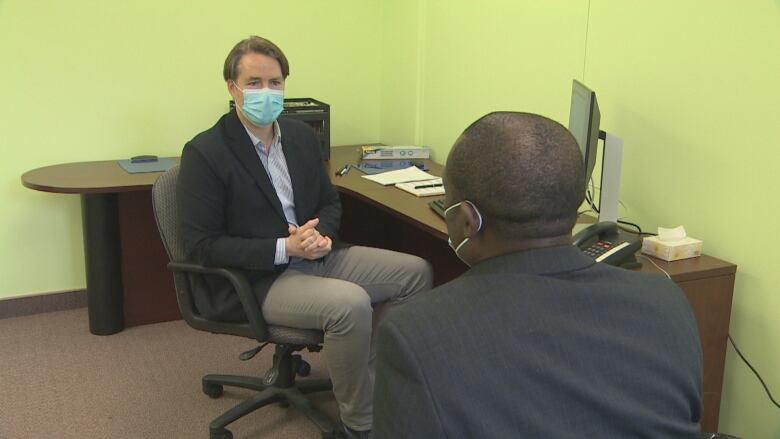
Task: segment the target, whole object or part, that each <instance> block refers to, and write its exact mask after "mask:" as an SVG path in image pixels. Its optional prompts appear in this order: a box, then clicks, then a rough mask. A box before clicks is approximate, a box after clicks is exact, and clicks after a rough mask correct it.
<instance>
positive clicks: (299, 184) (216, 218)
mask: <svg viewBox="0 0 780 439" xmlns="http://www.w3.org/2000/svg"><path fill="white" fill-rule="evenodd" d="M278 123H279V127H280V131H281V135H282V149H283V151H284V155H285V157H286V159H287V167H288V169H289V171H290V179H291V181H292V187H293V192H294V202H295V214H296V219H297V221H298V224H300V225H302V224H304V223H305V222H306V221H308V220H310V219H312V218H319V219H320V223H319V225H318V226H317V229H318V230H319V232H320V233H321V234H322V235H325V236H328V237H330V238H331V239H333V240H334V246H338V244H337V243H336V240H337V238H338V236H337V233H338V228H339V223H340V221H341V203H340V201H339V196H338V193H337V192H336V190H335V189H334V187H333V185H332V184H331V182H330V178H329V176H328V173H327V170H326V169H325V166H324V162H323V160H322V156H321V153H320V145H319V141H318V140H317V138H316V136H315V134H314V131H313V130H312V129H311V128H310V127H308V126H307V125H306V124H304V123H303V122H300V121H296V120H291V119H285V118H279V120H278ZM180 166H181V167H180V170H179V179H178V183H177V188H176V200H177V204H178V218H179V225H180V230H181V237H182V240H183V243H184V248H185V251H186V253H187V255H188V258H189V260H191V261H194V262H197V263H200V264H203V265H208V266H219V267H233V268H238V269H243V270H244V272H245V274H246V275H247V276H248V278H249V280H250V282H251V283H252V287H253V290H254V291H255V295H256V296H257V298H258V301H259V303H262V301H263V299H264V298H265V295H266V293H267V292H268V289H269V288H270V287H271V284H272V283H273V281H274V280H275V279H276V277H277V276H278V275H279V273H281V271H283V270H284V268H285V267H277V266H274V255H275V253H276V240H277V238H279V237H284V236H287V235H288V232H287V220H286V219H285V217H284V212H283V211H282V205H281V202H280V201H279V197H278V196H277V195H276V191H275V190H274V187H273V185H272V184H271V180H270V178H269V176H268V173H267V172H266V171H265V168H263V164H262V163H261V162H260V158H259V157H258V155H257V152H256V151H255V148H254V145H253V144H252V141H251V140H250V138H249V135H248V134H247V132H246V129H245V128H244V126H243V125H242V124H241V121H240V120H239V118H238V116H237V115H236V112H235V110H233V111H231V112H230V113H227V114H225V115H224V116H222V118H221V119H219V121H218V122H217V124H216V125H214V126H213V127H212V128H210V129H208V130H206V131H204V132H202V133H200V134H198V135H197V136H195V138H193V139H192V140H191V141H189V142H187V144H186V145H185V146H184V151H183V152H182V156H181V165H180ZM193 290H194V296H195V304H196V306H197V308H198V311H199V312H200V313H202V314H203V315H204V317H206V318H208V319H216V320H224V321H242V320H245V319H246V316H245V315H244V313H243V310H242V308H241V304H240V302H239V300H238V296H237V295H236V294H235V293H234V292H233V290H232V288H231V287H230V285H229V284H228V283H227V282H226V281H225V280H224V279H221V278H215V277H210V276H201V277H194V282H193Z"/></svg>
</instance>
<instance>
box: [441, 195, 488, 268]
mask: <svg viewBox="0 0 780 439" xmlns="http://www.w3.org/2000/svg"><path fill="white" fill-rule="evenodd" d="M463 203H468V204H469V206H471V208H472V209H474V212H476V214H477V219H478V220H479V223H478V224H477V232H479V231H480V230H482V214H480V213H479V209H477V206H475V205H474V203H472V202H471V201H469V200H464V201H461V202H459V203H455V204H453V205H452V206H450V207H448V208H446V209H444V216H445V217H446V216H447V213H448V212H449V211H450V210H452V209H454V208H456V207H458V206H460V205H461V204H463ZM469 239H471V238H470V237H468V236H467V237H465V238H463V241H461V242H460V244H458V245H457V247H456V246H455V245H454V244H453V242H452V238H450V237H449V236H447V244H449V246H450V248H451V249H452V250H453V251H454V252H455V256H457V257H458V259H460V260H461V261H463V263H464V264H466V265H468V266H469V267H471V264H470V263H469V262H468V261H466V260H465V259H463V257H462V256H461V255H460V254H459V253H458V250H460V249H461V248H463V246H464V245H466V243H467V242H469Z"/></svg>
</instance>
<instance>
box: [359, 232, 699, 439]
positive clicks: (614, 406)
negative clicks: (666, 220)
mask: <svg viewBox="0 0 780 439" xmlns="http://www.w3.org/2000/svg"><path fill="white" fill-rule="evenodd" d="M377 346H378V362H377V372H376V389H375V398H374V438H375V439H401V438H404V439H413V438H420V439H435V438H449V439H455V438H480V439H487V438H545V439H550V438H580V437H581V438H653V439H658V438H675V439H678V438H684V437H689V438H695V437H696V436H697V432H698V422H699V418H700V416H701V410H702V401H701V392H702V387H701V386H702V358H701V355H702V354H701V346H700V342H699V336H698V332H697V328H696V321H695V319H694V316H693V314H692V312H691V309H690V305H689V303H688V301H687V300H686V298H685V296H684V295H683V293H682V291H680V289H679V288H678V287H677V286H676V285H675V284H674V283H672V282H671V281H669V280H668V279H666V278H664V277H661V276H656V275H648V274H642V273H637V272H631V271H627V270H623V269H619V268H615V267H611V266H607V265H604V264H595V263H594V262H593V260H592V259H590V258H588V257H586V256H584V255H583V254H582V253H581V252H580V251H579V250H578V249H577V248H576V247H572V246H565V247H553V248H546V249H538V250H531V251H526V252H520V253H514V254H509V255H504V256H500V257H497V258H494V259H491V260H488V261H484V262H482V263H480V264H479V265H477V266H475V267H474V268H472V269H471V270H469V271H468V272H466V273H465V274H464V275H463V276H461V277H460V278H458V279H455V280H454V281H452V282H450V283H447V284H445V285H442V286H440V287H438V288H435V289H433V290H431V291H430V292H429V293H426V294H421V295H419V296H417V298H416V299H415V300H413V301H410V302H408V303H406V304H405V305H404V306H403V307H400V308H398V309H397V310H395V311H393V312H390V313H388V315H387V318H386V319H385V320H384V321H383V322H382V323H381V325H380V328H379V332H378V340H377Z"/></svg>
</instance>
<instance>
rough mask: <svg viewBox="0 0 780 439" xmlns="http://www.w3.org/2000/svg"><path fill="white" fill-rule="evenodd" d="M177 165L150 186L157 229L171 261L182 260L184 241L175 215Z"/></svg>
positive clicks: (183, 256)
mask: <svg viewBox="0 0 780 439" xmlns="http://www.w3.org/2000/svg"><path fill="white" fill-rule="evenodd" d="M178 177H179V167H178V166H174V167H172V168H171V169H169V170H168V171H166V172H165V173H164V174H162V175H161V176H160V177H159V178H157V180H156V181H155V182H154V185H153V186H152V206H153V207H154V219H155V221H157V229H158V230H159V231H160V237H161V238H162V242H163V245H164V246H165V252H166V253H168V259H170V260H171V261H184V259H185V254H184V243H182V241H181V236H180V234H179V224H178V221H177V219H176V218H177V217H176V180H177V179H178Z"/></svg>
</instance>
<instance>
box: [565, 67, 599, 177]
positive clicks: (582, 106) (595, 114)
mask: <svg viewBox="0 0 780 439" xmlns="http://www.w3.org/2000/svg"><path fill="white" fill-rule="evenodd" d="M600 119H601V113H600V112H599V104H598V102H596V93H594V92H593V90H591V89H589V88H588V87H586V86H585V85H584V84H582V83H581V82H579V81H577V80H576V79H575V80H574V81H573V83H572V87H571V108H570V109H569V131H571V133H572V134H573V135H574V138H575V139H577V143H578V144H579V145H580V150H581V151H582V159H583V162H584V163H585V182H584V184H585V186H587V185H588V182H589V181H590V175H591V173H592V172H593V166H594V165H595V164H596V146H597V145H598V141H599V122H600Z"/></svg>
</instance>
